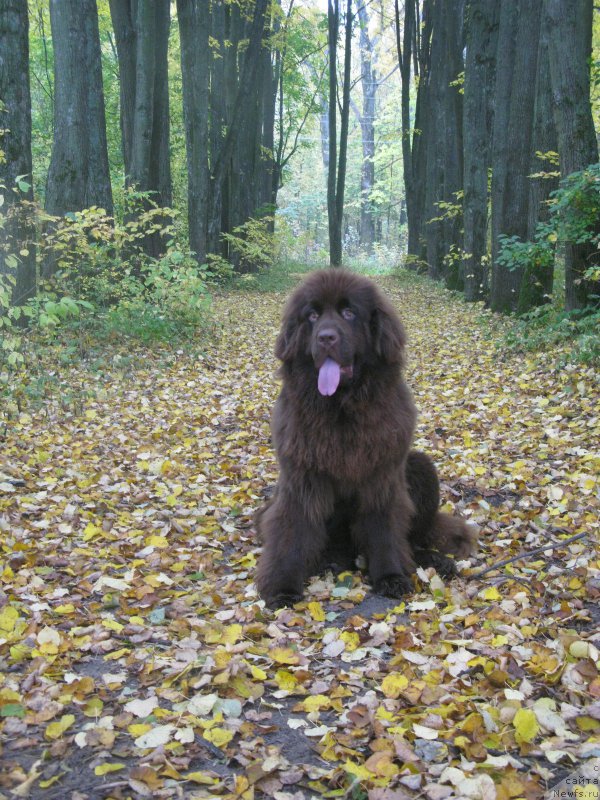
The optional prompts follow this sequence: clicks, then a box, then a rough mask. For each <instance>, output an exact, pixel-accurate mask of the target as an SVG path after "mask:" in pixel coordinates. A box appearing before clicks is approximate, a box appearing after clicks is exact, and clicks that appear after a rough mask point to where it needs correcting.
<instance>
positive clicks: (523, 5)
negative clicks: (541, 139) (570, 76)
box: [490, 0, 542, 313]
mask: <svg viewBox="0 0 600 800" xmlns="http://www.w3.org/2000/svg"><path fill="white" fill-rule="evenodd" d="M541 12H542V3H541V0H520V2H519V3H514V4H512V3H508V4H506V3H505V4H503V5H502V6H501V11H500V32H499V39H498V59H497V64H498V67H497V81H496V101H497V104H496V112H495V113H496V115H495V118H494V134H493V140H494V143H493V164H492V280H491V292H490V307H491V308H492V310H493V311H501V312H505V313H506V312H513V311H516V310H517V307H518V300H519V293H520V289H521V282H522V279H523V269H522V268H516V269H513V270H508V269H507V268H506V267H505V266H504V265H502V264H499V263H498V260H497V257H498V253H499V250H500V243H499V239H498V237H499V236H500V235H501V234H502V235H504V236H517V237H519V239H521V240H523V241H524V240H526V238H527V233H528V230H527V225H528V217H529V209H528V201H529V177H528V176H529V169H530V166H531V156H532V133H533V109H534V103H535V83H536V74H537V56H538V43H539V37H540V30H541ZM504 45H505V46H506V52H505V51H503V47H504ZM509 58H510V61H508V59H509Z"/></svg>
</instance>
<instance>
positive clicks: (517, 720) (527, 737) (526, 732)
mask: <svg viewBox="0 0 600 800" xmlns="http://www.w3.org/2000/svg"><path fill="white" fill-rule="evenodd" d="M513 725H514V726H515V739H516V740H517V742H518V743H519V744H522V743H523V742H532V741H533V740H534V739H535V737H536V736H537V735H538V733H539V730H540V726H539V725H538V721H537V719H536V716H535V714H534V713H533V711H532V710H531V709H530V708H520V709H519V710H518V711H517V713H516V714H515V716H514V717H513Z"/></svg>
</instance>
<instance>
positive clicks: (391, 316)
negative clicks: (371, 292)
mask: <svg viewBox="0 0 600 800" xmlns="http://www.w3.org/2000/svg"><path fill="white" fill-rule="evenodd" d="M381 300H382V302H379V303H377V305H376V307H375V310H374V311H373V315H372V317H371V329H372V333H373V346H374V348H375V352H376V353H377V355H378V356H379V357H380V358H381V359H382V360H383V361H384V362H385V363H386V364H399V365H400V366H401V367H402V366H404V347H405V345H406V334H405V332H404V327H403V325H402V323H401V322H400V319H399V317H398V315H397V314H396V312H395V310H394V309H393V307H392V306H391V305H390V304H389V303H388V302H387V301H386V300H384V299H383V298H381Z"/></svg>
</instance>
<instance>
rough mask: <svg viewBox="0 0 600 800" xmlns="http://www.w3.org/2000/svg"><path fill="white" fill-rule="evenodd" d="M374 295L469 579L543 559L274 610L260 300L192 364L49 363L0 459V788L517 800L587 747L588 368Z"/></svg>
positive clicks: (430, 302)
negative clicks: (266, 596)
mask: <svg viewBox="0 0 600 800" xmlns="http://www.w3.org/2000/svg"><path fill="white" fill-rule="evenodd" d="M385 285H386V288H387V289H388V290H389V291H390V293H391V294H392V296H393V298H394V301H395V302H396V304H397V306H398V308H399V310H400V313H401V314H402V316H403V318H404V321H405V323H406V327H407V330H408V332H409V337H410V354H409V360H410V366H409V377H410V383H411V385H412V387H413V389H414V392H415V396H416V400H417V404H418V407H419V409H420V417H419V429H418V438H417V443H418V445H419V447H422V448H424V449H426V450H427V451H428V452H430V453H431V454H432V455H433V456H434V458H435V460H436V462H437V464H438V467H439V469H440V473H441V475H442V479H443V485H444V500H445V502H447V503H449V504H450V505H451V507H452V508H454V509H455V510H456V511H457V512H458V513H462V514H463V515H465V516H466V517H468V518H469V519H471V520H472V521H474V522H475V523H477V524H479V525H480V526H481V530H482V547H481V549H480V552H479V553H478V554H477V556H476V557H475V558H474V559H472V561H471V562H470V563H465V564H463V565H462V566H463V570H464V573H465V574H468V573H469V571H471V572H472V571H474V570H475V569H478V568H481V567H482V566H485V565H486V564H491V563H494V562H496V561H500V560H501V559H504V558H507V557H511V556H513V555H517V554H518V553H521V552H525V551H527V550H530V549H533V548H535V547H537V546H540V545H545V544H547V543H549V542H550V541H555V542H556V547H555V548H554V549H553V550H552V551H545V552H544V553H542V554H540V555H537V556H536V557H535V558H533V559H529V560H520V561H517V562H515V563H513V564H511V565H509V566H508V567H506V568H505V569H503V570H502V569H501V570H499V571H496V572H491V573H490V574H489V575H487V576H485V578H483V579H481V580H477V581H468V580H466V579H465V578H463V579H459V580H457V581H454V582H453V583H451V584H449V585H447V586H444V585H443V584H442V583H441V582H440V581H439V579H437V577H435V576H433V575H432V574H426V573H422V574H421V575H420V580H419V583H418V587H417V590H418V591H417V592H416V593H415V595H414V596H412V597H410V598H407V600H406V602H405V603H401V604H399V605H398V604H396V603H395V602H394V601H388V600H385V599H383V598H377V597H374V596H373V595H372V594H371V593H370V591H369V587H368V585H367V584H366V583H365V582H363V580H362V578H361V575H360V574H359V573H358V572H355V573H346V574H343V575H341V576H333V575H331V574H326V575H322V576H319V577H318V578H316V579H315V580H313V581H312V582H311V585H310V587H309V589H308V592H307V596H306V602H305V603H303V604H301V605H299V606H297V607H296V608H295V609H293V610H290V609H287V610H284V611H282V612H280V613H279V614H277V615H274V614H272V613H270V612H267V611H265V610H264V609H263V607H262V604H261V603H260V602H259V601H258V598H257V595H256V592H255V589H254V586H253V583H252V579H253V574H254V568H255V563H256V557H257V547H256V542H255V540H254V535H253V531H252V529H251V518H252V513H253V511H254V509H255V508H256V507H257V505H258V504H259V503H260V498H261V496H262V494H263V492H264V491H265V490H266V489H267V487H268V486H269V485H271V484H272V483H274V481H275V479H276V464H275V462H274V458H273V454H272V452H271V450H270V447H269V440H268V419H269V409H270V406H271V403H272V401H273V399H274V397H275V395H276V391H277V384H276V381H275V379H274V369H275V366H276V365H275V363H274V360H273V358H272V355H271V352H272V346H273V341H274V338H275V334H276V330H277V324H278V319H279V314H280V308H281V304H282V302H283V296H282V295H273V294H271V295H268V294H259V293H254V294H252V293H247V294H235V295H230V296H227V297H224V298H220V299H219V300H217V302H216V316H217V319H218V322H219V325H220V330H221V333H220V337H219V341H218V343H212V344H209V345H208V346H207V347H206V348H205V351H204V353H203V354H202V355H200V356H199V355H198V354H194V356H191V355H189V354H188V353H187V352H186V351H185V350H182V351H180V352H177V353H172V354H169V355H168V356H166V357H165V356H164V355H162V356H157V355H155V354H151V353H141V352H137V351H136V352H133V353H129V354H126V353H115V354H112V355H111V354H109V355H107V356H106V358H105V359H104V361H103V365H102V366H101V367H98V365H97V364H96V365H93V364H91V363H90V364H86V365H83V366H79V367H77V368H72V369H64V368H63V370H62V371H60V372H57V374H56V375H54V376H53V384H52V386H53V387H54V388H53V390H52V392H49V396H48V398H47V399H46V402H44V404H43V405H42V406H41V407H40V408H39V409H37V410H29V411H28V412H26V413H23V414H21V415H20V417H18V418H17V419H13V420H11V422H10V425H9V426H8V428H7V430H6V433H5V435H4V440H3V441H1V442H0V559H1V560H0V736H1V739H0V741H1V745H0V747H1V750H0V798H2V797H7V798H8V797H13V796H21V797H25V796H29V797H32V798H61V800H62V799H63V798H69V799H71V798H72V800H83V798H109V797H111V798H127V797H133V798H138V797H166V798H171V797H174V798H176V797H185V798H208V797H224V798H244V799H251V798H252V797H257V798H262V797H274V798H276V800H287V799H288V798H298V799H299V798H302V797H313V796H314V797H316V796H324V795H327V794H328V793H331V794H330V796H336V797H340V796H347V797H354V798H366V797H368V798H370V800H384V798H385V800H395V799H396V798H403V797H413V796H415V797H416V796H421V797H422V796H425V797H427V798H430V800H443V799H444V798H453V797H473V798H475V797H485V798H494V797H497V798H499V800H501V799H502V798H509V797H527V798H539V797H541V796H542V795H543V792H544V790H545V788H546V787H548V786H552V785H553V784H554V783H556V781H557V778H558V777H561V776H564V775H565V774H567V772H569V771H570V770H571V769H573V768H574V765H577V764H580V763H583V762H584V761H586V760H587V759H590V758H593V757H597V756H598V755H600V752H599V751H598V745H597V736H596V738H595V739H594V738H592V737H593V736H594V735H595V733H597V729H598V719H599V717H600V709H599V701H598V698H599V697H600V679H599V678H598V672H597V662H598V650H597V649H595V647H594V644H593V643H592V638H593V633H594V631H596V632H597V628H598V626H597V622H596V624H594V622H593V619H592V616H591V614H592V612H593V604H594V600H595V601H597V598H598V595H599V593H600V580H599V576H598V567H599V561H598V555H597V553H594V551H593V543H594V542H595V541H597V535H598V516H599V515H598V511H599V507H600V503H599V502H598V483H597V481H596V476H597V475H598V474H599V466H600V464H599V462H598V450H599V448H598V444H599V433H598V431H599V425H600V423H599V420H598V400H599V391H598V374H597V373H595V372H594V371H593V370H591V369H583V368H582V369H579V368H573V367H570V368H565V369H558V368H556V367H555V366H554V362H555V360H556V358H555V354H552V355H550V356H516V355H513V354H505V353H504V352H503V351H502V349H501V348H499V346H498V338H499V334H497V333H493V332H490V325H489V320H488V322H483V323H482V322H481V321H480V319H479V315H480V312H479V311H478V310H477V309H474V308H471V307H469V306H466V305H464V304H461V303H459V302H458V301H456V300H454V299H452V298H451V297H450V296H449V295H446V294H444V293H441V292H439V291H438V290H436V289H433V288H428V287H427V286H426V285H425V284H423V285H421V284H415V285H407V286H404V287H398V285H397V284H395V283H393V282H391V281H387V282H386V283H385ZM492 328H497V324H496V323H494V325H493V326H492ZM67 393H69V396H73V397H75V400H74V401H73V402H71V403H70V404H66V403H65V397H66V395H67ZM65 406H66V407H65ZM580 532H586V533H587V537H586V538H584V539H580V540H578V541H574V542H572V543H570V544H566V545H561V539H566V538H568V537H569V536H573V535H575V534H577V533H580ZM596 645H598V642H596ZM594 742H596V744H594ZM419 793H420V794H419Z"/></svg>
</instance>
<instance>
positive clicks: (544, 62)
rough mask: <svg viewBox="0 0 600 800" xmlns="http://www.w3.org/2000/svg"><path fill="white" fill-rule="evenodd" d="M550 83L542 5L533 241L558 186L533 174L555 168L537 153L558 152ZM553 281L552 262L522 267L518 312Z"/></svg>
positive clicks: (548, 291) (547, 292) (545, 295)
mask: <svg viewBox="0 0 600 800" xmlns="http://www.w3.org/2000/svg"><path fill="white" fill-rule="evenodd" d="M553 111H554V109H553V100H552V87H551V83H550V60H549V55H548V15H547V14H546V13H545V9H542V23H541V31H540V41H539V49H538V60H537V75H536V81H535V105H534V112H533V117H534V119H533V132H532V146H531V163H530V166H529V201H528V220H527V239H528V240H529V241H530V242H532V241H534V239H535V237H536V232H537V227H538V224H539V223H540V222H545V221H546V220H547V219H548V217H549V216H550V207H549V204H548V201H549V199H550V194H551V193H552V192H553V191H555V190H556V189H557V188H558V178H557V177H549V176H548V175H545V176H544V177H533V176H534V175H536V174H540V173H544V172H545V173H548V172H551V171H553V170H554V167H553V166H552V165H548V162H547V161H546V160H545V159H543V158H542V159H540V158H539V157H538V155H537V154H538V153H542V154H544V153H549V152H553V153H556V152H558V138H557V133H556V125H555V124H554V115H553ZM553 282H554V264H553V263H551V264H532V265H530V266H528V267H526V268H525V270H524V273H523V279H522V281H521V287H520V290H519V302H518V305H517V313H519V314H522V313H523V312H525V311H528V310H529V309H531V308H534V307H535V306H540V305H543V304H544V303H548V302H549V301H550V300H551V299H552V287H553Z"/></svg>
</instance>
